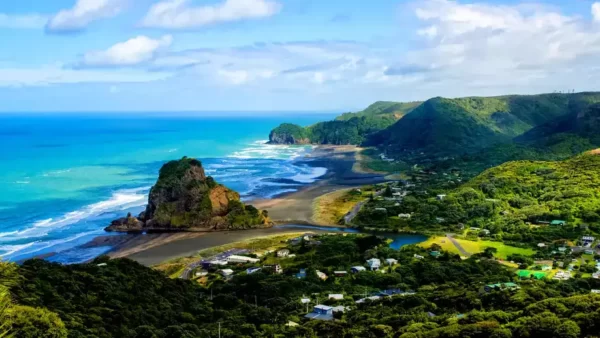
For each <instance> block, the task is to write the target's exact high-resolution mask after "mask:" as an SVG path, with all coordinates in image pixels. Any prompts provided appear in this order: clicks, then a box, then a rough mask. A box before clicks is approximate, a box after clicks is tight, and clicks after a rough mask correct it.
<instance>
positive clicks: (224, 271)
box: [219, 269, 233, 277]
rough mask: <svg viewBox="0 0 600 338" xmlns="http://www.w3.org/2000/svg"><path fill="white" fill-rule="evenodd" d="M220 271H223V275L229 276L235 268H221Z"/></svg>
mask: <svg viewBox="0 0 600 338" xmlns="http://www.w3.org/2000/svg"><path fill="white" fill-rule="evenodd" d="M219 273H221V275H222V276H223V277H229V276H231V275H233V270H231V269H222V270H219Z"/></svg>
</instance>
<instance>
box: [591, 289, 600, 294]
mask: <svg viewBox="0 0 600 338" xmlns="http://www.w3.org/2000/svg"><path fill="white" fill-rule="evenodd" d="M591 292H592V293H600V290H597V289H592V290H591Z"/></svg>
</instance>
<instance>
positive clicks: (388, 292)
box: [379, 289, 405, 297]
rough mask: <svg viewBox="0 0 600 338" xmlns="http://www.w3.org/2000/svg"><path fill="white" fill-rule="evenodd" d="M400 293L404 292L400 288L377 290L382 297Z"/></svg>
mask: <svg viewBox="0 0 600 338" xmlns="http://www.w3.org/2000/svg"><path fill="white" fill-rule="evenodd" d="M402 294H405V292H404V291H402V290H400V289H387V290H383V291H380V292H379V295H380V296H383V297H391V296H395V295H402Z"/></svg>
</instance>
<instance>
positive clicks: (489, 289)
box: [483, 282, 519, 292]
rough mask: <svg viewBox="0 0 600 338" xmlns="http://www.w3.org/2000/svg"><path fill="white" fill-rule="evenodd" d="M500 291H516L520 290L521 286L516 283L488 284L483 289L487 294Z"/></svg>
mask: <svg viewBox="0 0 600 338" xmlns="http://www.w3.org/2000/svg"><path fill="white" fill-rule="evenodd" d="M500 289H508V290H511V291H514V290H518V289H519V286H518V285H517V284H515V283H512V282H509V283H497V284H488V285H486V286H484V287H483V290H485V292H492V291H493V290H500Z"/></svg>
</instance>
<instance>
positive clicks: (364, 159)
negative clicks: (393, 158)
mask: <svg viewBox="0 0 600 338" xmlns="http://www.w3.org/2000/svg"><path fill="white" fill-rule="evenodd" d="M355 158H356V162H355V163H354V166H353V167H352V170H353V171H354V172H360V173H370V174H394V173H395V174H398V173H400V172H403V171H406V170H408V169H409V167H408V166H407V165H406V163H403V162H388V161H384V160H382V159H380V158H379V151H377V150H375V149H361V150H359V151H357V152H356V155H355ZM404 178H406V176H405V175H404V176H402V179H404Z"/></svg>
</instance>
